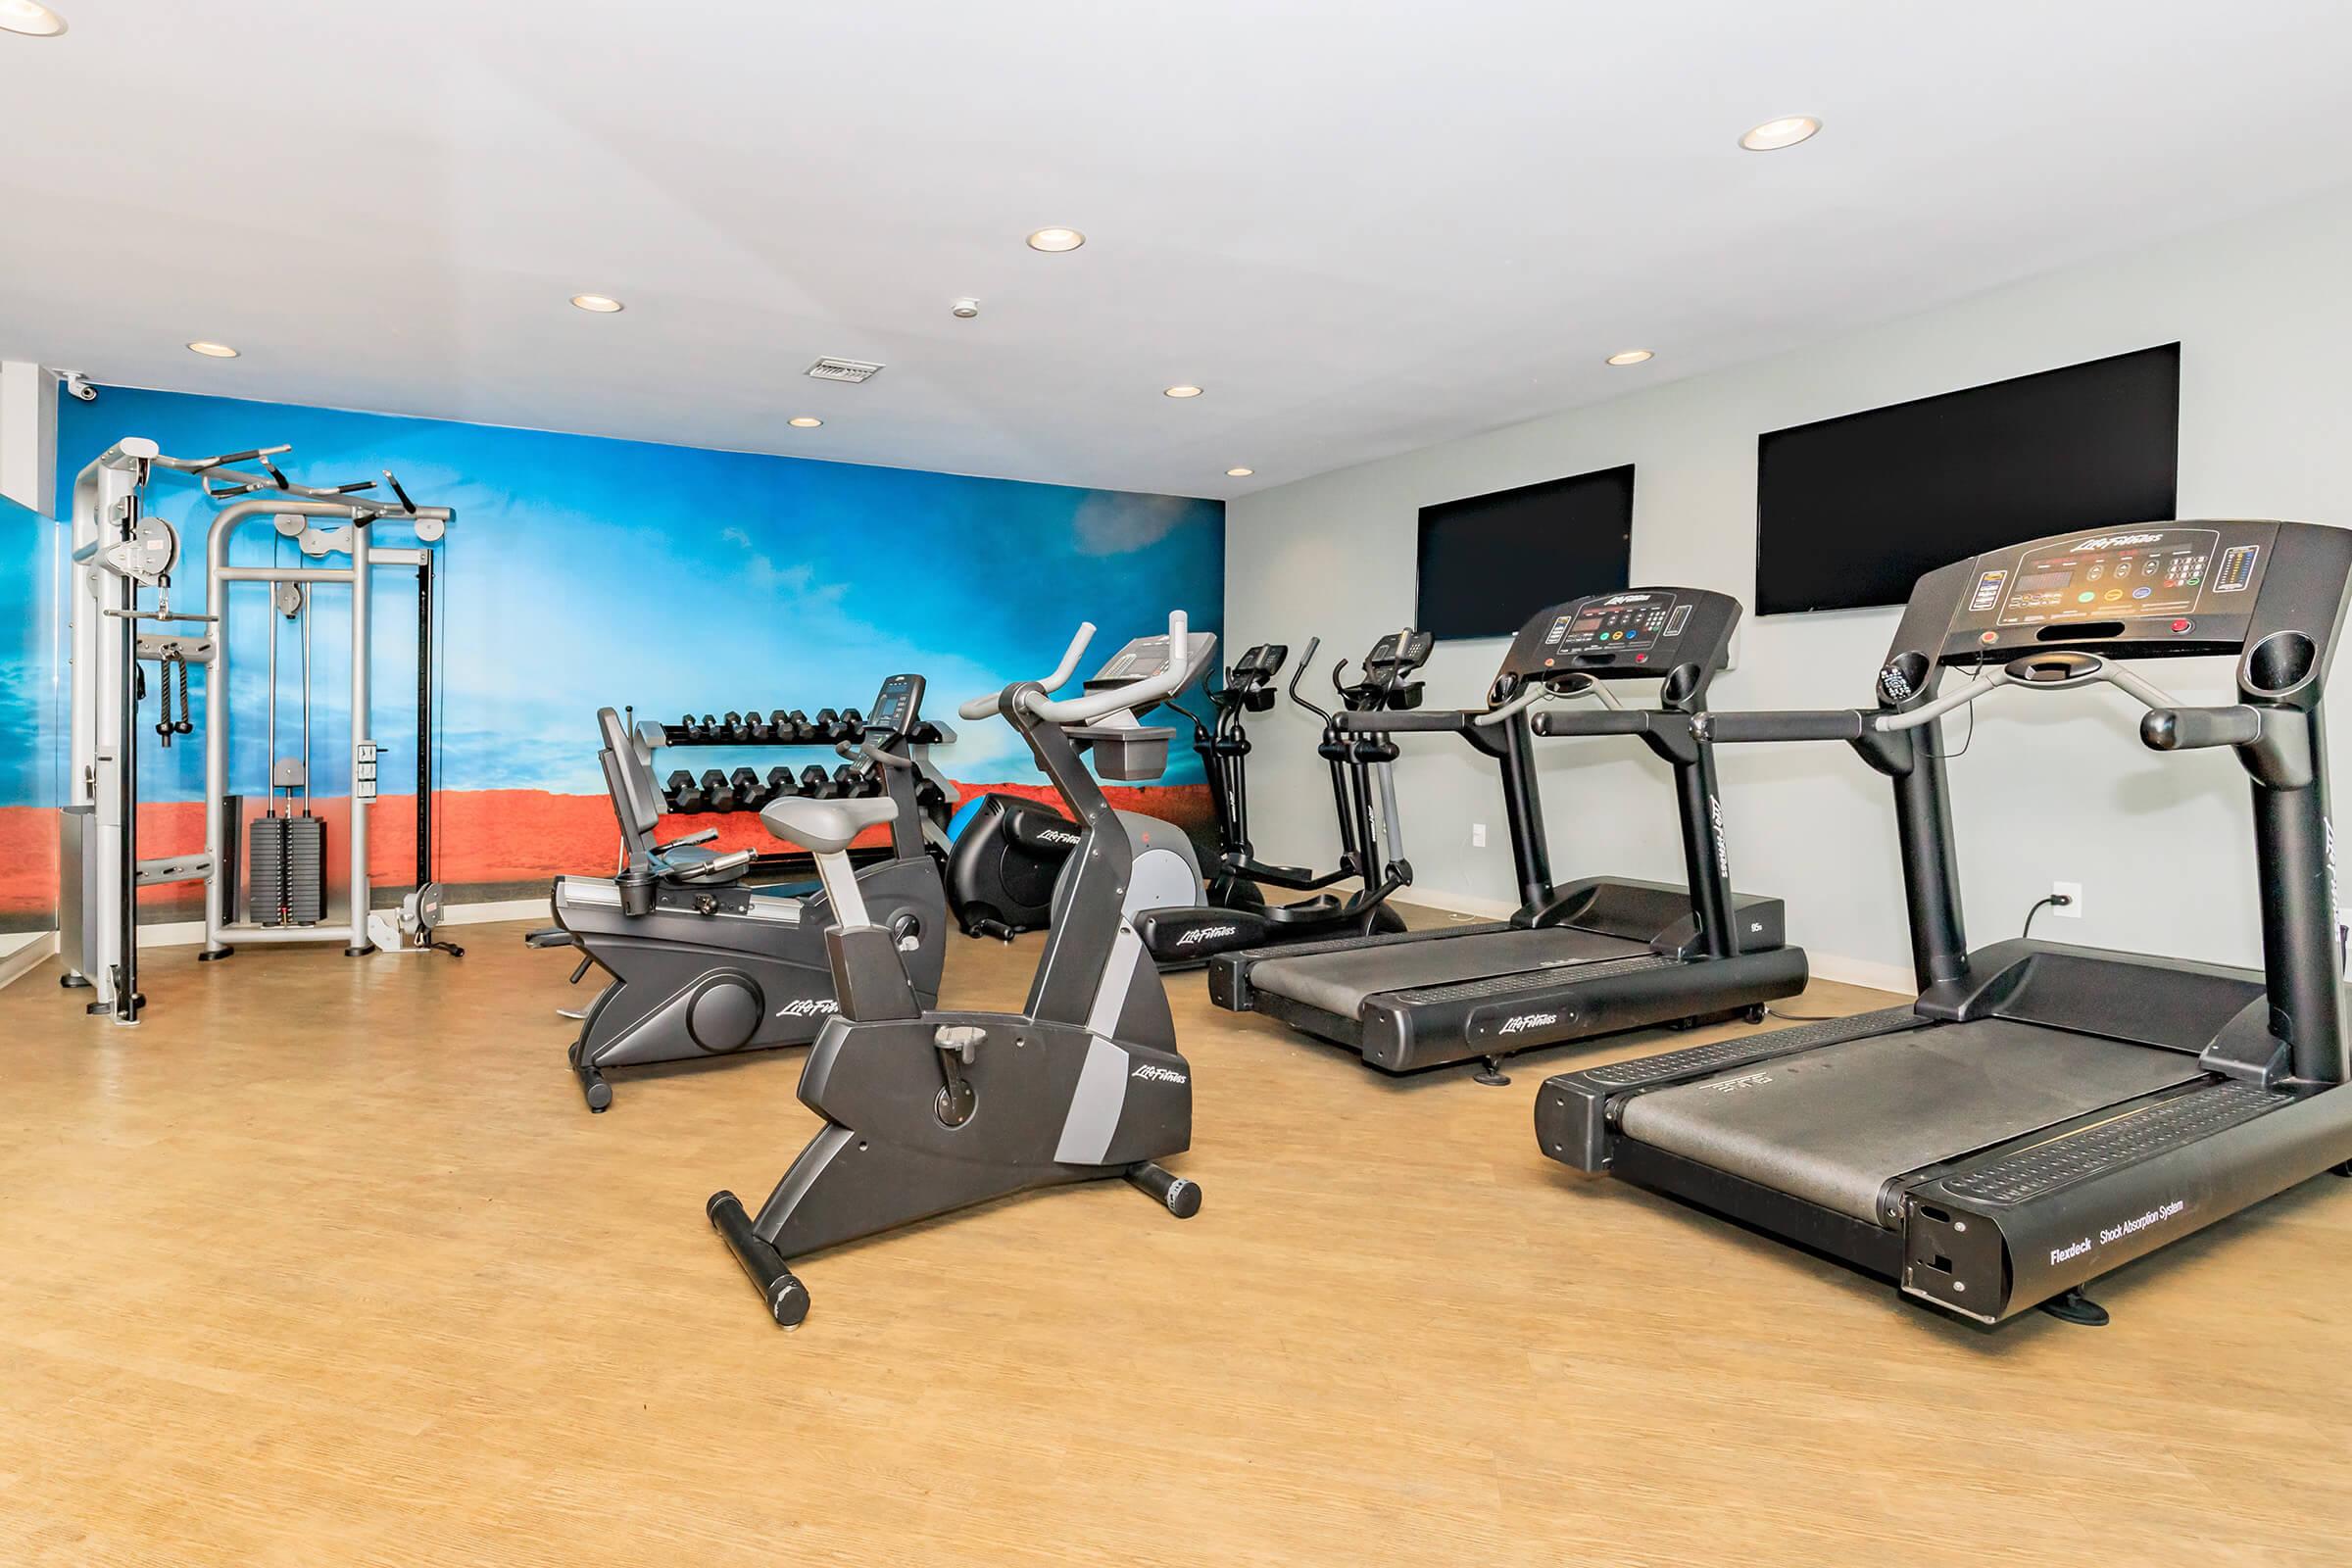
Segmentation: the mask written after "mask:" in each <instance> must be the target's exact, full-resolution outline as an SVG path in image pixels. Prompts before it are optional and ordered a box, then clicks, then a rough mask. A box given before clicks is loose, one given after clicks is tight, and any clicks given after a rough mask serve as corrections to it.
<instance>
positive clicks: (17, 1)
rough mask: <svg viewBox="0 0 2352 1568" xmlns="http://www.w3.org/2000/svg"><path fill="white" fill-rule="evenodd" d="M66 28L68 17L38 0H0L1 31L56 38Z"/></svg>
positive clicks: (30, 36)
mask: <svg viewBox="0 0 2352 1568" xmlns="http://www.w3.org/2000/svg"><path fill="white" fill-rule="evenodd" d="M65 30H66V19H65V18H63V17H61V16H59V15H58V14H57V13H56V12H54V11H52V10H50V9H49V8H48V7H47V6H44V5H40V4H37V3H36V0H0V32H21V33H23V34H25V37H27V38H54V37H56V36H57V35H58V34H59V33H61V32H63V31H65Z"/></svg>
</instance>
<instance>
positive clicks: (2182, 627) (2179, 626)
mask: <svg viewBox="0 0 2352 1568" xmlns="http://www.w3.org/2000/svg"><path fill="white" fill-rule="evenodd" d="M2191 624H2192V623H2191V622H2189V621H2185V620H2176V621H2174V622H2173V630H2175V631H2186V630H2188V628H2189V626H2190V625H2191Z"/></svg>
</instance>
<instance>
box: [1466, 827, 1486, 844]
mask: <svg viewBox="0 0 2352 1568" xmlns="http://www.w3.org/2000/svg"><path fill="white" fill-rule="evenodd" d="M1470 847H1471V848H1472V849H1474V850H1483V849H1485V848H1486V847H1487V824H1486V823H1484V822H1473V823H1471V824H1470Z"/></svg>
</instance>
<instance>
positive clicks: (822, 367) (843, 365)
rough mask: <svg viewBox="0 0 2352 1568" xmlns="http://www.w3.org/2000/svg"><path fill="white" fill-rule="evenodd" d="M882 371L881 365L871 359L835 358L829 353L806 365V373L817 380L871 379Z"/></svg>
mask: <svg viewBox="0 0 2352 1568" xmlns="http://www.w3.org/2000/svg"><path fill="white" fill-rule="evenodd" d="M881 373H882V367H880V366H879V365H876V364H874V363H873V361H871V360H837V359H835V358H833V357H832V356H831V355H827V356H826V357H825V358H823V359H821V360H819V361H817V362H816V363H815V364H814V365H811V366H810V367H809V374H810V375H811V376H814V377H815V378H816V379H817V380H819V381H853V382H854V381H871V380H872V379H873V378H874V377H875V376H877V375H879V374H881Z"/></svg>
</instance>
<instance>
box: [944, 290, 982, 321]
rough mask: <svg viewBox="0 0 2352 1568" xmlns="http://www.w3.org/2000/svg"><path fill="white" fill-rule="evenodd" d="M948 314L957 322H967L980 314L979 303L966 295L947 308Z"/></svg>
mask: <svg viewBox="0 0 2352 1568" xmlns="http://www.w3.org/2000/svg"><path fill="white" fill-rule="evenodd" d="M948 314H949V315H951V316H953V317H955V318H956V319H957V320H958V321H968V320H970V319H972V318H973V317H975V316H978V315H979V314H980V302H979V301H978V300H976V299H973V298H971V297H970V296H968V295H967V296H965V297H964V298H962V299H959V300H957V301H956V303H955V304H953V305H951V306H949V307H948Z"/></svg>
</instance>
